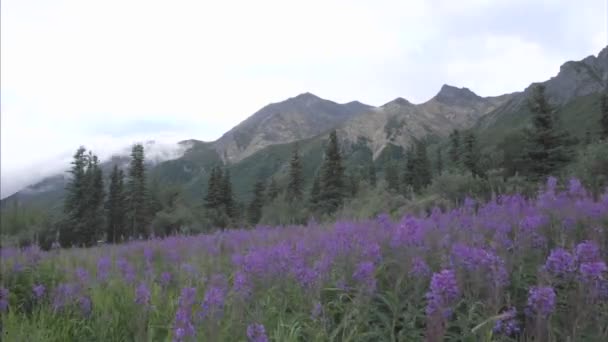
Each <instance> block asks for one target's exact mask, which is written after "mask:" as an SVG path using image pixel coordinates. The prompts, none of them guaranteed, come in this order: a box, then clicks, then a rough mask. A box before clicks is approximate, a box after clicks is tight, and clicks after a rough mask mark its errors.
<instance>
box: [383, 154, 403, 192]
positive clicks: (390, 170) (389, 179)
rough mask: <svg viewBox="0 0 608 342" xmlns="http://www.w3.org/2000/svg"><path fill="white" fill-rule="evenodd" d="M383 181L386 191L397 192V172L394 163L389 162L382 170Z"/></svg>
mask: <svg viewBox="0 0 608 342" xmlns="http://www.w3.org/2000/svg"><path fill="white" fill-rule="evenodd" d="M384 180H385V181H386V187H387V188H388V190H391V191H399V170H398V167H397V162H396V161H394V160H391V161H389V162H388V163H387V164H386V167H385V168H384Z"/></svg>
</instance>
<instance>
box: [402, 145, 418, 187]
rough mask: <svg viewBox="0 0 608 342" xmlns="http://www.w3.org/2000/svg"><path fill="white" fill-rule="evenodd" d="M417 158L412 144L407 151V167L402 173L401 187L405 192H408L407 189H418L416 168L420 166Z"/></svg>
mask: <svg viewBox="0 0 608 342" xmlns="http://www.w3.org/2000/svg"><path fill="white" fill-rule="evenodd" d="M417 162H418V161H417V160H416V151H415V150H414V148H413V147H412V146H410V147H409V148H408V149H407V151H405V168H404V170H403V174H402V175H401V189H402V191H403V192H407V191H408V190H407V189H410V188H411V189H414V188H415V189H417V188H418V185H417V184H416V183H417V182H418V179H417V178H416V169H417V168H418V166H417V165H416V164H417Z"/></svg>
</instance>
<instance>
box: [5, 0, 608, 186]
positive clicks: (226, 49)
mask: <svg viewBox="0 0 608 342" xmlns="http://www.w3.org/2000/svg"><path fill="white" fill-rule="evenodd" d="M606 12H607V8H606V3H605V0H588V1H586V2H585V6H581V5H580V3H578V2H574V1H569V0H538V1H524V0H515V1H511V0H509V1H507V0H496V1H494V0H492V1H489V0H462V1H452V0H432V1H431V0H429V1H424V0H412V1H401V0H379V1H373V2H370V1H365V0H309V1H305V2H301V1H298V2H296V1H285V0H259V1H249V0H243V1H200V0H197V1H194V0H183V1H172V2H167V1H154V0H142V1H128V0H105V1H87V0H56V1H42V0H5V1H3V2H2V12H1V13H0V14H1V16H2V18H1V19H2V20H1V26H2V27H1V44H2V46H1V68H2V73H1V77H2V82H1V91H0V94H1V96H2V99H1V110H2V125H1V126H2V128H1V129H2V132H1V133H2V141H1V142H2V147H1V148H2V151H1V152H2V154H1V161H2V163H1V171H2V177H1V182H2V192H1V195H2V196H5V195H6V194H7V193H8V192H10V191H13V190H14V189H18V188H20V187H22V186H23V185H25V184H27V182H29V181H31V180H32V179H36V177H39V176H41V175H43V174H44V173H45V172H42V170H46V168H44V167H43V166H42V165H43V164H46V163H47V161H49V160H50V161H57V160H58V158H56V157H55V156H57V155H66V154H67V155H69V154H71V153H72V152H73V150H74V149H75V148H76V147H77V146H78V145H80V144H84V145H87V146H91V147H92V148H93V147H96V146H95V145H99V146H100V147H99V149H102V148H103V147H104V146H118V145H119V144H125V145H129V144H130V143H131V142H133V141H135V140H136V139H139V138H145V139H144V140H148V139H157V140H158V136H159V135H161V133H163V132H164V135H166V136H174V137H176V138H178V137H179V138H180V139H182V138H197V139H202V140H212V139H215V138H217V137H219V136H220V135H221V134H222V133H223V132H225V131H226V130H228V129H229V128H230V127H232V126H234V125H236V124H237V123H238V122H240V121H242V120H243V119H245V118H246V117H247V116H248V115H250V114H252V113H253V112H255V111H256V110H257V109H259V108H261V107H262V106H264V105H266V104H268V103H270V102H278V101H281V100H283V99H285V98H288V97H291V96H294V95H296V94H298V93H302V92H305V91H310V92H313V93H315V94H317V95H319V96H322V97H325V98H328V99H332V100H335V101H338V102H347V101H351V100H355V99H357V100H360V101H362V102H366V103H369V104H372V105H381V104H383V103H385V102H387V101H389V100H392V99H393V98H395V97H398V96H402V97H406V98H408V99H410V100H412V101H414V102H422V101H425V100H427V99H428V98H430V97H432V96H433V95H434V94H435V93H436V92H437V90H438V89H439V87H440V86H441V84H443V83H452V84H455V85H460V86H467V87H469V88H471V89H472V90H474V91H476V92H477V93H479V94H482V95H498V94H501V93H505V92H512V91H516V90H521V88H523V87H524V86H525V85H527V84H529V83H530V82H533V81H538V80H542V79H546V78H549V77H550V76H552V75H554V74H555V73H556V72H557V71H558V68H559V64H561V63H562V62H563V61H565V60H568V59H580V58H583V57H585V56H587V55H590V54H593V53H597V52H598V51H599V50H600V49H601V48H602V47H603V46H605V45H606V44H607V43H608V37H607V30H608V28H607V26H606V25H607V23H606V22H607V21H608V20H607V18H606V16H607V15H606ZM149 122H153V123H154V125H150V124H146V123H149ZM163 123H166V127H163ZM153 127H157V128H156V130H154V129H153ZM117 128H118V129H117ZM118 131H120V133H116V132H118ZM26 174H27V176H26ZM6 189H12V190H10V191H8V190H6Z"/></svg>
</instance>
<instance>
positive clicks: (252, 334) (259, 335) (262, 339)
mask: <svg viewBox="0 0 608 342" xmlns="http://www.w3.org/2000/svg"><path fill="white" fill-rule="evenodd" d="M247 338H248V339H249V342H268V337H266V329H264V326H263V325H262V324H258V323H252V324H249V326H248V327H247Z"/></svg>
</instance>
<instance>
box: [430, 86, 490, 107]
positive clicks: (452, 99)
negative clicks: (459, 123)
mask: <svg viewBox="0 0 608 342" xmlns="http://www.w3.org/2000/svg"><path fill="white" fill-rule="evenodd" d="M478 99H481V97H479V96H478V95H477V94H475V93H474V92H472V91H471V90H469V88H457V87H454V86H451V85H449V84H444V85H443V86H441V89H440V90H439V93H437V95H435V100H437V101H439V102H442V103H445V104H457V103H459V102H469V101H474V100H478Z"/></svg>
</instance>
